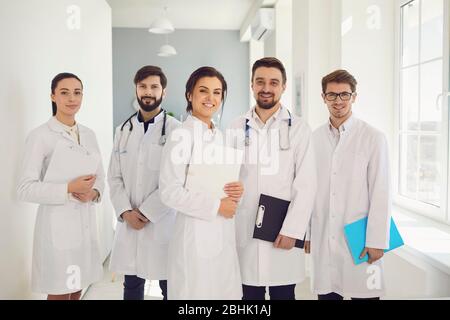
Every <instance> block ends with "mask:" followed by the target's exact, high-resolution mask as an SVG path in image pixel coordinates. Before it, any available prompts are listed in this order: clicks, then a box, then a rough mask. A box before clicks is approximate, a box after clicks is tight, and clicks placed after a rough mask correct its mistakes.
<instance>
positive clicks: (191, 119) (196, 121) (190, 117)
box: [185, 113, 216, 132]
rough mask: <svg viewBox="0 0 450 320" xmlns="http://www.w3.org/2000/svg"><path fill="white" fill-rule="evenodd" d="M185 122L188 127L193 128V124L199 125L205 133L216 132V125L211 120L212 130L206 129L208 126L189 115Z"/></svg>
mask: <svg viewBox="0 0 450 320" xmlns="http://www.w3.org/2000/svg"><path fill="white" fill-rule="evenodd" d="M185 122H186V124H188V125H189V126H194V123H200V124H201V125H202V129H203V130H205V131H207V130H211V131H212V132H215V131H216V125H215V124H214V121H213V120H212V119H211V123H212V129H210V128H209V127H208V125H207V124H206V123H204V122H203V121H202V120H200V119H198V118H197V117H194V116H193V115H192V114H191V113H189V114H188V116H187V118H186V120H185Z"/></svg>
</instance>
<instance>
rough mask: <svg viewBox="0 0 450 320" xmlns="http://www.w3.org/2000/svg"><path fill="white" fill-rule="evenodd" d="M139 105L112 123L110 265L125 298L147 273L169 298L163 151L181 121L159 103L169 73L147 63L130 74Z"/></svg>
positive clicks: (139, 294)
mask: <svg viewBox="0 0 450 320" xmlns="http://www.w3.org/2000/svg"><path fill="white" fill-rule="evenodd" d="M134 84H135V85H136V98H137V101H138V103H139V107H140V108H139V111H138V112H137V113H135V114H133V115H132V116H131V117H130V118H129V119H128V120H127V121H125V122H124V123H123V124H121V125H120V126H119V127H118V128H117V129H116V135H115V138H114V150H113V152H112V155H111V162H110V165H109V171H108V183H109V187H110V193H111V201H112V204H113V206H114V209H115V211H116V214H117V219H118V224H117V229H116V233H115V238H114V244H113V249H112V253H111V263H110V269H111V270H112V271H114V272H117V273H119V274H123V275H125V281H124V284H123V285H124V294H123V297H124V300H143V299H144V286H145V279H151V280H160V281H159V285H160V288H161V290H162V294H163V299H167V255H168V246H169V241H170V238H171V236H172V233H173V227H174V223H175V211H174V210H173V209H171V208H169V207H167V206H166V205H164V204H163V203H162V202H161V199H160V190H159V173H160V162H161V152H162V148H163V145H164V144H165V137H166V136H168V135H169V134H170V133H171V132H172V131H173V130H174V129H175V128H177V127H179V126H180V123H179V122H178V121H177V120H176V119H175V118H172V117H170V116H168V115H167V112H166V111H165V110H163V109H162V108H161V103H162V101H163V98H164V97H165V93H166V86H167V78H166V76H165V75H164V73H163V72H162V70H161V69H160V68H159V67H156V66H145V67H143V68H141V69H140V70H139V71H138V72H137V73H136V76H135V78H134Z"/></svg>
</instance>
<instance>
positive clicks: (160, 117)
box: [136, 108, 164, 125]
mask: <svg viewBox="0 0 450 320" xmlns="http://www.w3.org/2000/svg"><path fill="white" fill-rule="evenodd" d="M163 119H164V109H162V108H161V112H160V113H158V114H157V115H156V116H155V117H154V118H153V119H150V120H149V121H147V122H148V123H149V124H156V123H158V122H160V121H162V120H163ZM136 120H137V122H138V123H139V124H140V125H144V123H145V122H144V121H143V120H142V119H141V111H138V112H137V115H136Z"/></svg>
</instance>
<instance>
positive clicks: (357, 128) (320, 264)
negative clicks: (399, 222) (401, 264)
mask: <svg viewBox="0 0 450 320" xmlns="http://www.w3.org/2000/svg"><path fill="white" fill-rule="evenodd" d="M340 131H342V133H341V134H340V139H339V142H338V144H337V146H336V149H334V146H333V140H332V139H333V136H332V132H331V131H330V127H329V124H326V125H324V126H322V127H320V128H319V129H317V130H316V131H315V132H314V134H313V141H314V149H315V154H316V159H317V174H318V192H317V199H316V204H315V208H314V211H313V216H312V218H311V254H312V258H313V259H312V260H313V274H314V275H313V290H314V293H316V294H327V293H330V292H336V293H338V294H340V295H342V296H344V297H353V298H370V297H379V296H382V295H383V294H384V289H385V286H384V278H383V263H382V260H379V261H377V262H375V263H374V264H373V265H372V266H370V265H369V264H368V263H362V264H360V265H355V264H354V263H353V261H352V258H351V255H350V251H349V249H348V246H347V244H346V240H345V236H344V226H345V225H346V224H349V223H351V222H354V221H356V220H359V219H361V218H364V217H367V216H368V217H369V220H368V225H367V239H366V246H367V247H371V248H379V249H385V248H387V247H388V245H389V225H390V216H391V212H390V210H391V208H390V203H391V202H390V197H391V196H390V187H389V184H390V183H389V179H390V178H389V160H388V146H387V142H386V139H385V137H384V135H383V134H382V133H381V132H379V131H378V130H376V129H374V128H372V127H371V126H369V125H368V124H367V123H365V122H364V121H361V120H359V119H357V118H355V117H354V116H352V117H351V118H349V120H347V121H346V122H345V123H344V124H343V126H342V127H341V128H340Z"/></svg>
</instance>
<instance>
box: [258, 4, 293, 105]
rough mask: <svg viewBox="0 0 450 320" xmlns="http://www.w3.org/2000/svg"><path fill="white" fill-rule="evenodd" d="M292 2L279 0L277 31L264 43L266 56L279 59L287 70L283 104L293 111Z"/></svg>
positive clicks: (276, 6) (277, 5)
mask: <svg viewBox="0 0 450 320" xmlns="http://www.w3.org/2000/svg"><path fill="white" fill-rule="evenodd" d="M293 2H295V1H292V0H278V1H277V3H276V4H275V30H274V32H273V33H272V34H271V35H270V36H269V37H268V38H267V39H266V40H265V41H264V55H265V56H266V57H277V58H278V59H280V61H281V62H283V65H284V67H285V69H286V78H287V85H286V90H285V92H284V94H283V96H282V97H281V103H282V104H283V105H284V106H286V107H287V108H288V109H291V110H293V109H294V108H293V104H294V95H293V92H294V81H293V73H292V70H293V69H292V54H293V51H292V41H291V39H292V31H293V28H292V25H293V23H292V14H291V12H292V5H293Z"/></svg>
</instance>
